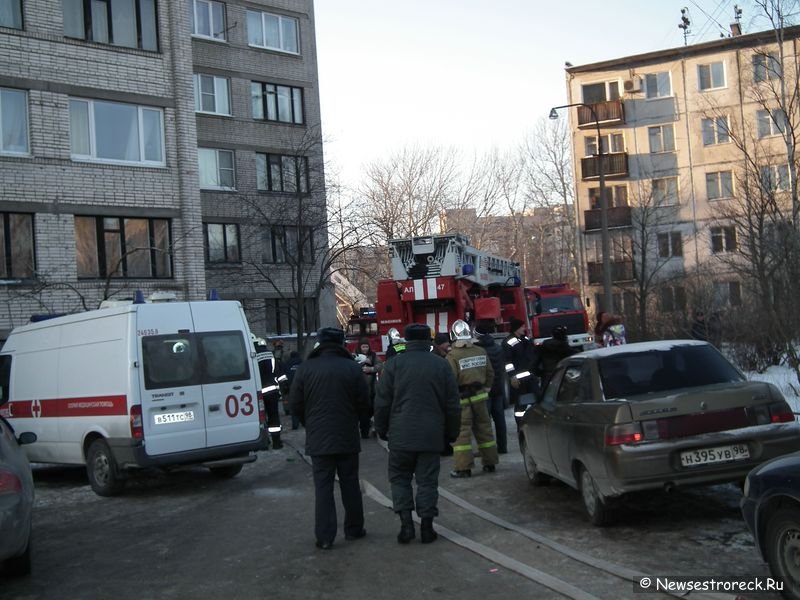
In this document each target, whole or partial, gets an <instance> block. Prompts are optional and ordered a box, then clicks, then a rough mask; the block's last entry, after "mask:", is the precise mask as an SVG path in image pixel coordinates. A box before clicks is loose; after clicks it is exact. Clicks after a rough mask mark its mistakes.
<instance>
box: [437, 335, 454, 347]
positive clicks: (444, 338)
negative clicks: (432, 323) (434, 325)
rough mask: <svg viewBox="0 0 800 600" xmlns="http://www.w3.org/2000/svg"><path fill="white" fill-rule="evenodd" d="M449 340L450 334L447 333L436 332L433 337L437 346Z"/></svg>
mask: <svg viewBox="0 0 800 600" xmlns="http://www.w3.org/2000/svg"><path fill="white" fill-rule="evenodd" d="M449 341H450V334H449V333H437V334H436V337H435V338H433V343H434V344H436V345H437V346H440V345H441V344H444V343H447V342H449Z"/></svg>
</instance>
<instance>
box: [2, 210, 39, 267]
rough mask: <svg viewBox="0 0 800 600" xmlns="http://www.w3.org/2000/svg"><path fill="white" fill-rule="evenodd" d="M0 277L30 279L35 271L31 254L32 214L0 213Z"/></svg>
mask: <svg viewBox="0 0 800 600" xmlns="http://www.w3.org/2000/svg"><path fill="white" fill-rule="evenodd" d="M0 216H2V229H0V279H31V278H33V276H34V273H35V272H36V265H35V261H34V255H33V215H31V214H26V213H0Z"/></svg>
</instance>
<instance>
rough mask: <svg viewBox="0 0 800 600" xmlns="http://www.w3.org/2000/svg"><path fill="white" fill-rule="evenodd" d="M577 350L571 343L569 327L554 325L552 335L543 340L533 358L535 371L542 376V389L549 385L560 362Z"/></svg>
mask: <svg viewBox="0 0 800 600" xmlns="http://www.w3.org/2000/svg"><path fill="white" fill-rule="evenodd" d="M576 352H578V350H577V349H576V348H573V347H572V346H570V345H569V339H568V337H567V328H566V327H564V326H563V325H559V326H557V327H553V331H552V337H549V338H547V339H546V340H545V341H544V342H542V345H541V346H539V348H538V349H537V351H536V357H535V358H534V360H533V372H534V373H535V374H536V375H537V376H538V377H541V379H542V389H544V388H545V387H547V382H548V381H550V377H552V375H553V373H554V372H555V370H556V366H558V363H560V362H561V360H562V359H564V358H567V357H568V356H572V355H573V354H575V353H576Z"/></svg>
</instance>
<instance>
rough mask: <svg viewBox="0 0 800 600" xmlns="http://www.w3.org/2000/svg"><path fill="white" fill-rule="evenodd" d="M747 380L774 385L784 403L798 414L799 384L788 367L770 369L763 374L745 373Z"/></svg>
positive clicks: (799, 401) (799, 409) (799, 400)
mask: <svg viewBox="0 0 800 600" xmlns="http://www.w3.org/2000/svg"><path fill="white" fill-rule="evenodd" d="M745 374H746V375H747V378H748V379H752V380H753V381H768V382H770V383H774V384H775V385H776V386H778V388H779V389H780V390H781V391H782V392H783V395H784V396H785V397H786V401H787V402H788V403H789V406H791V407H792V410H793V411H794V412H796V413H800V384H798V382H797V375H795V373H794V371H792V369H790V368H789V367H783V366H779V367H770V368H769V369H767V370H766V372H764V373H754V372H748V373H745Z"/></svg>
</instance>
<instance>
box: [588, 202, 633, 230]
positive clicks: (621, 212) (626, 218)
mask: <svg viewBox="0 0 800 600" xmlns="http://www.w3.org/2000/svg"><path fill="white" fill-rule="evenodd" d="M601 213H602V211H601V210H600V209H599V208H595V209H592V210H585V211H583V230H584V231H592V230H594V229H600V217H601ZM632 224H633V221H632V220H631V207H630V206H614V207H609V208H608V226H609V227H630V226H631V225H632Z"/></svg>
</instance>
